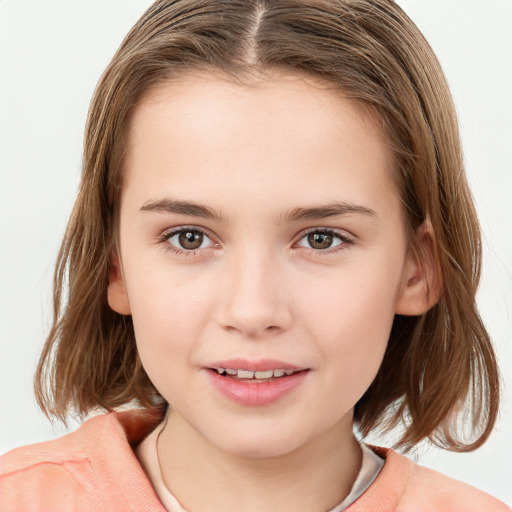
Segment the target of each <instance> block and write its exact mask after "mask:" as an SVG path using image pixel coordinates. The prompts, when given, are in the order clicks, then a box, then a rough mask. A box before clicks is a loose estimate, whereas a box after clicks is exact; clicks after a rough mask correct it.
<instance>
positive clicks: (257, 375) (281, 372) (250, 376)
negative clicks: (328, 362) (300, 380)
mask: <svg viewBox="0 0 512 512" xmlns="http://www.w3.org/2000/svg"><path fill="white" fill-rule="evenodd" d="M209 370H210V371H212V372H214V373H217V374H218V375H221V376H222V377H225V378H227V379H232V380H238V381H244V382H254V383H263V382H272V381H274V380H277V379H281V378H283V377H290V376H292V375H294V374H296V373H301V372H307V371H309V368H304V369H298V370H294V369H284V368H275V369H268V370H258V371H252V370H245V369H241V368H222V367H216V368H209Z"/></svg>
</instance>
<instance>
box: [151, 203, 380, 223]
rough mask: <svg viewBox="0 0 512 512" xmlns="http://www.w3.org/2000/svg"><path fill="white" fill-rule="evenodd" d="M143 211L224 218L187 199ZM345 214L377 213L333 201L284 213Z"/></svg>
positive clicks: (292, 216)
mask: <svg viewBox="0 0 512 512" xmlns="http://www.w3.org/2000/svg"><path fill="white" fill-rule="evenodd" d="M141 211H144V212H157V213H176V214H179V215H187V216H190V217H200V218H204V219H213V220H216V221H220V222H223V221H224V220H225V219H224V218H223V217H222V215H219V214H218V213H216V212H215V211H213V210H212V209H211V208H208V207H207V206H204V205H201V204H197V203H192V202H189V201H177V200H174V199H158V200H151V201H148V202H146V203H144V204H143V205H142V207H141ZM347 214H358V215H366V216H368V217H376V216H377V213H376V212H375V211H374V210H372V209H370V208H368V207H366V206H363V205H358V204H352V203H333V204H327V205H320V206H313V207H308V208H305V207H301V208H295V209H293V210H292V211H291V212H289V213H288V214H287V215H286V219H287V220H288V221H299V220H320V219H325V218H328V217H336V216H341V215H347Z"/></svg>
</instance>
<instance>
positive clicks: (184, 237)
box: [178, 231, 203, 251]
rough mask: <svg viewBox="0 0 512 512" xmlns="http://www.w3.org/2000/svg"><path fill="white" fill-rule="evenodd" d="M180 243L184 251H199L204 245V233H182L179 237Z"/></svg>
mask: <svg viewBox="0 0 512 512" xmlns="http://www.w3.org/2000/svg"><path fill="white" fill-rule="evenodd" d="M178 241H179V243H180V245H181V247H183V249H187V250H189V251H193V250H195V249H199V247H201V245H202V244H203V233H201V232H199V231H182V232H181V233H180V234H179V236H178Z"/></svg>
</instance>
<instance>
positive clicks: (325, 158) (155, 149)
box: [123, 72, 393, 200]
mask: <svg viewBox="0 0 512 512" xmlns="http://www.w3.org/2000/svg"><path fill="white" fill-rule="evenodd" d="M128 141H129V145H128V148H129V149H128V154H127V158H126V160H125V168H124V172H125V176H124V180H123V181H124V185H125V186H129V185H130V184H133V185H134V186H136V187H137V189H138V190H139V191H142V190H144V189H147V194H151V193H154V190H155V189H156V188H158V187H159V186H164V182H166V183H168V182H169V180H170V181H172V182H173V186H174V188H175V190H179V189H180V187H182V188H183V193H185V194H187V193H189V189H187V187H189V186H190V182H191V181H193V182H194V183H196V185H197V186H196V189H195V193H197V194H199V193H200V192H201V188H202V187H203V186H206V185H208V186H209V187H210V188H209V191H210V192H211V189H212V187H215V184H217V185H218V186H217V188H218V189H219V190H217V192H218V193H219V194H220V195H222V194H223V192H226V190H222V188H224V189H225V188H227V187H238V190H239V191H240V193H241V192H242V191H243V192H244V194H246V196H247V197H249V196H250V195H251V194H256V193H264V192H265V190H264V189H265V187H264V186H262V185H264V184H265V183H268V184H269V187H271V186H276V184H277V183H279V184H280V185H283V188H286V190H287V196H290V195H295V196H296V197H297V199H300V197H301V196H302V195H304V193H305V192H307V191H309V192H311V191H312V190H314V189H315V188H317V189H322V190H323V194H324V195H325V191H326V190H328V189H329V187H330V185H329V183H331V184H332V185H334V183H333V182H332V180H333V178H336V175H337V172H338V171H343V172H341V173H339V176H340V177H341V176H342V175H343V174H344V175H345V177H347V175H350V179H351V181H352V182H353V184H355V185H357V182H360V183H365V182H368V181H370V182H371V181H374V182H375V180H376V179H377V178H378V179H377V182H378V183H379V184H380V185H381V186H385V187H386V188H393V185H392V183H391V182H392V180H391V179H390V178H389V176H390V169H391V167H392V158H391V154H390V150H389V147H388V146H389V145H388V144H387V142H386V138H385V136H384V135H383V134H382V132H381V131H380V130H379V129H378V123H377V122H376V119H375V116H374V115H372V114H371V113H370V111H369V109H365V108H363V107H362V106H361V105H360V104H358V103H357V102H355V101H352V100H349V99H347V98H345V97H343V95H342V94H341V93H340V92H339V91H334V90H332V89H329V88H327V87H326V86H325V84H322V83H320V82H319V81H316V80H314V79H312V78H309V77H304V76H301V75H295V74H291V75H290V74H286V73H277V72H275V73H272V74H267V75H266V76H264V77H258V78H254V79H253V80H251V81H250V82H247V83H235V82H234V81H230V80H227V79H226V78H224V77H220V76H218V75H213V74H206V73H198V74H194V75H192V74H190V75H186V76H183V77H181V78H180V79H179V80H170V81H168V82H164V83H162V84H160V85H159V86H158V87H154V88H152V89H150V90H149V91H148V92H147V93H146V95H145V96H144V98H143V99H142V101H141V102H140V104H139V105H138V106H137V108H136V109H135V112H134V114H133V116H132V119H131V123H130V127H129V137H128ZM142 170H144V172H142ZM279 177H281V179H280V180H279ZM224 180H227V181H228V182H229V183H225V182H224ZM291 180H292V181H291ZM284 182H286V183H284ZM256 183H258V187H256V186H255V185H256ZM135 184H136V185H135ZM338 184H340V183H339V180H337V183H336V185H338ZM355 188H357V186H355ZM180 192H181V190H180ZM267 192H268V190H267ZM345 192H346V193H348V194H350V190H346V191H345ZM319 199H325V200H327V199H330V198H319ZM333 199H336V198H333ZM283 200H284V198H283Z"/></svg>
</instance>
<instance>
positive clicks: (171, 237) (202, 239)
mask: <svg viewBox="0 0 512 512" xmlns="http://www.w3.org/2000/svg"><path fill="white" fill-rule="evenodd" d="M165 240H166V241H167V243H169V245H171V246H172V247H173V248H174V249H175V250H176V251H178V252H179V251H196V250H198V249H206V248H208V247H213V246H215V244H214V243H213V241H212V240H211V239H210V238H209V237H208V235H207V234H206V233H204V232H203V231H201V230H200V229H193V228H187V227H184V228H178V229H175V230H173V231H172V232H171V233H170V234H168V235H165Z"/></svg>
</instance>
